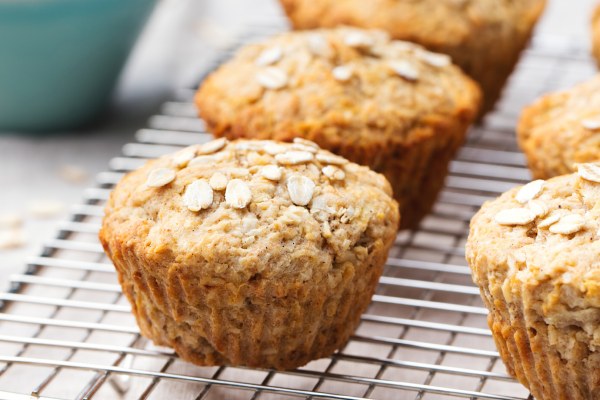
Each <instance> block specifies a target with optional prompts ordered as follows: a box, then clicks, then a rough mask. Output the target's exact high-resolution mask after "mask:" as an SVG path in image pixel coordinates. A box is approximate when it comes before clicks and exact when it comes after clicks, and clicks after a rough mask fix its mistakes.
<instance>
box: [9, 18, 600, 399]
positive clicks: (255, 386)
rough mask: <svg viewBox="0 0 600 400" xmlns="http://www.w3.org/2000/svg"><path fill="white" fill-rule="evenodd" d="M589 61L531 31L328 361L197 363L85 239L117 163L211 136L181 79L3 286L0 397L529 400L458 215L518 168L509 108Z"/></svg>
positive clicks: (130, 166) (576, 76) (510, 179)
mask: <svg viewBox="0 0 600 400" xmlns="http://www.w3.org/2000/svg"><path fill="white" fill-rule="evenodd" d="M269 29H270V28H264V27H263V30H262V31H257V32H258V33H257V35H256V36H260V35H263V34H268V33H270V32H269ZM274 29H278V28H274ZM228 54H230V52H224V53H223V57H227V56H228ZM594 73H595V68H594V66H593V63H592V61H591V59H590V58H589V57H588V56H587V49H585V48H584V47H582V46H581V45H580V44H579V43H577V42H572V41H569V40H567V39H565V38H561V37H535V38H534V40H533V41H532V44H531V46H530V48H529V49H528V50H526V51H525V52H524V54H523V57H522V59H521V62H520V63H519V65H518V68H517V70H516V71H515V73H514V74H513V76H512V77H511V79H510V81H509V83H508V85H507V88H506V90H505V93H504V96H503V99H502V100H501V101H500V102H499V103H498V106H497V110H496V111H495V112H494V113H493V114H491V115H489V116H488V117H487V118H486V120H485V123H484V124H483V125H481V126H476V127H474V128H473V129H471V132H470V134H469V137H468V139H467V141H466V144H465V145H464V147H463V148H462V149H461V150H460V152H459V154H458V156H457V157H456V159H455V160H454V161H452V163H451V164H450V171H451V173H450V175H449V176H448V178H447V180H446V187H445V188H444V189H443V191H442V192H441V194H440V196H439V200H438V202H437V204H436V206H435V209H434V211H433V213H432V214H431V215H430V216H428V217H427V218H426V219H425V220H424V221H423V223H422V224H421V227H420V229H418V230H415V231H410V232H409V231H404V232H400V233H399V234H398V238H397V243H396V245H395V247H394V249H393V250H392V252H391V254H390V258H389V260H388V262H387V265H386V268H385V271H384V275H383V277H382V278H381V280H380V285H379V287H378V289H377V293H376V295H375V296H374V297H373V302H372V304H371V306H370V307H369V309H368V311H367V312H366V313H365V315H363V317H362V322H361V324H360V326H359V327H358V329H357V330H356V332H355V334H354V336H352V338H351V339H350V340H349V341H348V343H347V344H346V345H345V346H344V348H342V349H340V350H339V351H338V352H336V353H335V354H334V355H333V356H331V357H330V358H327V359H322V360H318V361H314V362H311V363H310V364H308V365H307V366H306V367H304V368H301V369H298V370H296V371H285V372H283V371H275V370H251V369H248V368H244V367H229V366H223V367H214V368H208V367H207V368H201V367H196V366H193V365H191V364H188V363H184V362H182V361H181V360H179V359H178V357H177V356H176V355H175V354H173V352H172V351H171V350H170V349H166V348H159V347H155V346H153V345H152V344H150V343H149V342H148V340H146V339H145V338H143V337H141V336H140V334H139V330H138V328H137V326H136V325H135V321H134V319H133V317H132V315H131V314H130V306H129V304H128V303H127V301H126V299H125V298H124V296H123V295H122V294H121V289H120V287H119V285H118V283H117V279H116V274H115V272H114V269H113V267H112V265H110V262H109V261H108V259H107V258H106V256H104V254H103V252H102V248H101V246H100V244H99V243H98V241H97V237H96V236H97V231H98V229H99V224H100V220H101V217H102V215H103V205H104V203H105V201H106V200H107V199H108V197H109V194H110V191H111V190H112V188H113V187H114V185H115V184H116V183H117V182H118V181H119V180H120V179H121V178H122V177H123V175H124V174H125V173H126V172H127V171H131V170H134V169H136V168H137V167H139V166H140V165H142V164H143V163H144V162H145V161H146V160H147V159H149V158H153V157H158V156H160V155H163V154H165V153H169V152H172V151H174V150H177V149H179V148H181V147H182V146H186V145H190V144H194V143H201V142H205V141H208V140H210V137H209V136H208V135H207V134H205V133H203V132H204V124H203V122H202V121H201V120H199V119H197V118H196V111H195V109H194V107H193V105H192V104H191V99H192V95H193V92H194V91H193V90H191V89H190V90H181V91H180V92H178V93H177V94H176V96H175V99H174V100H173V101H172V102H168V103H166V104H164V106H163V108H162V112H161V114H160V115H156V116H153V117H152V118H151V119H150V121H149V128H148V129H142V130H140V131H138V132H137V133H136V135H135V137H136V140H137V142H135V143H131V144H127V145H126V146H124V148H123V156H121V157H116V158H113V159H112V160H110V163H109V165H110V171H108V172H104V173H101V174H99V175H98V176H97V182H98V186H97V187H95V188H90V189H87V190H86V191H85V192H84V200H85V201H84V202H83V203H82V204H78V205H74V206H73V207H72V208H71V212H72V215H73V218H72V219H71V220H69V221H66V222H63V223H62V224H61V225H60V233H59V235H58V237H57V238H56V239H52V240H49V241H47V242H46V243H45V245H46V250H45V252H44V253H43V254H42V255H41V256H39V257H32V258H31V259H30V260H29V266H28V269H27V271H26V272H25V273H24V274H22V275H14V276H12V277H11V281H12V283H13V284H12V285H13V286H12V288H11V290H10V292H8V293H4V294H0V300H2V304H1V308H2V310H1V311H2V312H1V313H0V321H1V322H0V362H1V363H2V364H0V398H2V399H30V398H35V399H56V398H60V399H91V398H93V399H197V400H199V399H253V400H254V399H259V398H260V399H261V400H265V399H280V398H294V397H301V398H305V399H317V398H332V399H362V398H371V399H394V400H396V399H416V400H421V399H429V400H430V399H443V398H448V397H463V398H471V399H474V398H478V399H527V398H528V397H529V393H528V392H527V390H526V389H525V388H523V387H522V386H521V385H519V384H518V383H516V382H515V381H514V380H513V379H512V378H510V377H508V376H507V375H506V372H505V370H504V366H503V365H502V362H501V361H499V358H498V357H499V355H498V353H497V351H496V349H495V347H494V343H493V340H492V337H491V333H490V331H489V330H488V328H487V324H486V315H487V310H486V309H485V308H483V306H482V303H481V300H480V298H479V291H478V290H477V288H476V287H475V286H474V285H473V283H472V282H471V277H470V272H469V268H468V267H467V266H466V263H465V260H464V244H465V241H466V238H467V235H468V221H469V220H470V218H471V216H472V215H473V214H474V213H475V212H476V211H477V209H478V207H479V206H481V204H482V203H483V202H484V201H486V200H489V199H492V198H494V197H495V196H497V195H499V194H500V193H501V192H504V191H505V190H507V189H509V188H511V187H513V186H515V185H519V184H522V183H524V182H527V181H528V180H529V179H530V174H529V172H528V170H527V169H526V168H525V163H524V157H523V155H522V154H521V153H519V152H518V149H517V145H516V141H515V134H514V130H513V127H514V126H515V123H516V119H517V117H518V114H519V110H520V109H521V108H522V107H523V106H524V105H526V104H527V103H529V102H531V101H532V100H533V99H534V98H535V97H537V96H538V95H540V94H542V93H544V92H547V91H551V90H557V89H562V88H566V87H569V86H571V85H573V84H574V83H576V82H579V81H582V80H584V79H587V78H588V77H590V76H592V75H593V74H594Z"/></svg>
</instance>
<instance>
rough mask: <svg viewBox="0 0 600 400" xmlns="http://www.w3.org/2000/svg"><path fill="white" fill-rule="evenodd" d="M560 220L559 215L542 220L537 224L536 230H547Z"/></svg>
mask: <svg viewBox="0 0 600 400" xmlns="http://www.w3.org/2000/svg"><path fill="white" fill-rule="evenodd" d="M559 219H560V214H554V215H551V216H549V217H548V218H546V219H545V220H543V221H542V222H540V223H539V224H538V228H547V227H549V226H551V225H553V224H555V223H557V222H558V220H559Z"/></svg>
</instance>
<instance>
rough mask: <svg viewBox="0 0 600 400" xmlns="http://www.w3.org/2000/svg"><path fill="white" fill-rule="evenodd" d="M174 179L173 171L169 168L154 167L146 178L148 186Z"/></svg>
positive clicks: (162, 184)
mask: <svg viewBox="0 0 600 400" xmlns="http://www.w3.org/2000/svg"><path fill="white" fill-rule="evenodd" d="M174 179H175V171H173V170H172V169H169V168H156V169H155V170H152V172H150V174H149V175H148V179H147V180H146V186H148V187H161V186H164V185H166V184H167V183H170V182H172V181H173V180H174Z"/></svg>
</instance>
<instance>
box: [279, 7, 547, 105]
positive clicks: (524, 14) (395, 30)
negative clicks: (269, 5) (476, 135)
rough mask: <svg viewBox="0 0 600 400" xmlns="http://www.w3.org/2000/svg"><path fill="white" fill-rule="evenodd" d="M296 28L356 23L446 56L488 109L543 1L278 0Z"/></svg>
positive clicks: (358, 25) (496, 96)
mask: <svg viewBox="0 0 600 400" xmlns="http://www.w3.org/2000/svg"><path fill="white" fill-rule="evenodd" d="M280 2H281V4H282V5H283V7H284V9H285V11H286V13H287V15H288V17H289V18H290V19H291V21H292V25H293V26H294V28H295V29H316V28H334V27H338V26H343V25H347V26H355V27H358V28H366V29H383V30H385V31H387V32H389V34H390V35H391V37H392V38H393V39H397V40H406V41H410V42H415V43H418V44H420V45H422V46H424V47H426V48H427V49H429V50H430V51H434V52H436V53H443V54H447V55H449V56H450V57H452V61H453V62H454V63H455V64H456V65H458V66H459V67H461V68H462V69H463V71H465V72H466V73H467V74H468V75H470V76H471V77H472V78H473V79H475V80H476V81H477V82H478V83H479V84H480V85H481V88H482V90H483V94H484V102H483V107H482V109H481V115H483V114H485V113H486V112H488V111H490V110H491V109H492V108H493V106H494V103H496V100H497V99H498V98H499V96H500V94H501V91H502V87H503V86H504V83H505V82H506V79H507V78H508V76H509V75H510V73H511V72H512V70H513V68H514V67H515V65H516V63H517V61H518V59H519V55H520V53H521V50H523V49H524V48H525V45H526V44H527V41H528V40H529V37H530V36H531V32H532V30H533V27H534V26H535V23H536V21H537V20H538V18H539V16H540V14H541V13H542V11H543V9H544V6H545V3H546V1H545V0H519V1H498V0H419V1H414V0H369V1H365V0H319V1H313V0H280Z"/></svg>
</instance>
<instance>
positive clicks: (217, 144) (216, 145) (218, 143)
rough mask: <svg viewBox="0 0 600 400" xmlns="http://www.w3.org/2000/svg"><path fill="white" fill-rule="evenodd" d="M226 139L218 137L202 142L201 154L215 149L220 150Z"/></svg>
mask: <svg viewBox="0 0 600 400" xmlns="http://www.w3.org/2000/svg"><path fill="white" fill-rule="evenodd" d="M227 142H228V140H227V139H225V138H219V139H215V140H212V141H210V142H208V143H204V144H203V145H202V147H200V153H201V154H212V153H214V152H215V151H219V150H221V149H222V148H223V147H225V145H226V144H227Z"/></svg>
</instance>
